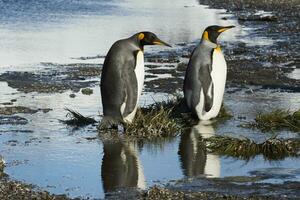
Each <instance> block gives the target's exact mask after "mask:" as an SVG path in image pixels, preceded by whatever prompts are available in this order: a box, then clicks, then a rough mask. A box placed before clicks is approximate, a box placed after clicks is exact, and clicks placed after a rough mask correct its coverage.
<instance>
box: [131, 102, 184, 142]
mask: <svg viewBox="0 0 300 200" xmlns="http://www.w3.org/2000/svg"><path fill="white" fill-rule="evenodd" d="M171 112H172V109H166V108H164V107H163V106H161V107H160V108H158V107H156V105H155V107H153V108H147V109H146V111H145V110H142V109H138V110H137V113H136V116H135V119H134V121H133V122H132V123H131V124H127V125H126V128H125V134H126V135H128V136H134V137H138V138H148V139H150V138H153V137H172V136H176V135H178V134H179V132H180V125H179V123H178V122H177V121H176V120H175V119H173V118H171Z"/></svg>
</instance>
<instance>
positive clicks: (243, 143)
mask: <svg viewBox="0 0 300 200" xmlns="http://www.w3.org/2000/svg"><path fill="white" fill-rule="evenodd" d="M203 140H204V141H205V142H206V144H207V148H208V149H209V150H210V151H211V152H213V153H217V154H220V155H227V156H232V157H236V158H239V159H244V160H250V159H251V158H254V157H255V156H256V155H260V154H261V155H263V157H264V158H265V159H266V160H281V159H284V158H285V157H287V156H292V157H298V156H299V151H300V139H279V138H269V139H267V140H266V141H264V142H262V143H256V142H254V141H253V140H250V139H248V138H245V139H238V138H233V137H228V136H213V137H210V138H206V139H203Z"/></svg>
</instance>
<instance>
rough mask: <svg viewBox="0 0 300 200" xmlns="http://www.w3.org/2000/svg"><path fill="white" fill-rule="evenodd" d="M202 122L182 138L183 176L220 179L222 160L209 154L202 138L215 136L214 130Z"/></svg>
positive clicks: (180, 153) (181, 161)
mask: <svg viewBox="0 0 300 200" xmlns="http://www.w3.org/2000/svg"><path fill="white" fill-rule="evenodd" d="M206 122H209V123H211V122H210V121H200V122H199V123H198V124H197V125H195V126H193V127H192V128H191V129H190V130H189V131H187V132H185V133H183V134H182V135H181V136H180V143H179V150H178V154H179V160H180V163H181V168H182V171H183V174H184V175H185V176H186V177H195V176H200V175H205V176H207V177H208V178H217V177H220V169H221V166H220V159H219V156H218V155H214V154H211V153H207V151H206V146H205V144H204V143H203V142H202V141H201V138H208V137H211V136H213V135H215V132H214V128H213V127H212V126H211V125H210V124H208V123H206Z"/></svg>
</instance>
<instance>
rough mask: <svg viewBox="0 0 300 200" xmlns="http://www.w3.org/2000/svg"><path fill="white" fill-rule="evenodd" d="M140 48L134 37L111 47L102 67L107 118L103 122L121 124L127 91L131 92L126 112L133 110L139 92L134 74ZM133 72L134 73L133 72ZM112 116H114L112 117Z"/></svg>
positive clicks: (102, 95)
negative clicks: (136, 56) (122, 108)
mask: <svg viewBox="0 0 300 200" xmlns="http://www.w3.org/2000/svg"><path fill="white" fill-rule="evenodd" d="M138 50H140V47H139V46H138V44H137V42H136V41H135V39H134V38H133V37H130V38H128V39H123V40H119V41H117V42H115V43H114V44H113V45H112V47H111V48H110V50H109V52H108V54H107V56H106V58H105V61H104V64H103V69H102V77H101V97H102V104H103V113H104V116H105V117H106V119H104V121H103V123H106V122H105V120H107V122H108V124H109V125H110V124H119V123H120V122H122V121H123V119H122V113H121V111H120V107H121V105H122V104H123V103H124V101H125V98H126V96H128V94H127V92H129V93H130V97H131V98H128V99H127V100H128V101H129V102H128V104H127V106H126V110H125V112H130V110H133V107H134V103H133V102H135V101H136V98H137V94H136V93H135V92H134V91H136V90H137V81H136V78H135V75H134V73H133V72H134V67H135V63H136V60H135V53H136V52H137V51H138ZM132 73H133V74H132ZM110 116H113V118H111V117H110Z"/></svg>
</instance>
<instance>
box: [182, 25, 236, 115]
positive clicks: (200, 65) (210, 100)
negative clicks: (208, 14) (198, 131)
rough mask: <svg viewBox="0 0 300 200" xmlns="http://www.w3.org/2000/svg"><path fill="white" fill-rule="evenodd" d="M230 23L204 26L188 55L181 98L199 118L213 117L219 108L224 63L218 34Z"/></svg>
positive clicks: (224, 69)
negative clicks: (200, 36) (182, 96)
mask: <svg viewBox="0 0 300 200" xmlns="http://www.w3.org/2000/svg"><path fill="white" fill-rule="evenodd" d="M233 27H234V26H209V27H207V28H206V29H205V31H204V33H203V35H202V40H201V42H200V44H199V45H198V46H197V47H196V48H195V49H194V51H193V53H192V56H191V58H190V61H189V64H188V67H187V70H186V74H185V79H184V86H183V91H184V98H185V101H186V104H187V107H188V108H189V109H190V110H191V111H192V113H193V114H194V115H196V116H198V118H199V119H200V120H209V119H211V118H214V117H216V116H217V115H218V113H219V111H220V109H221V105H222V100H223V95H224V90H225V82H226V74H227V65H226V61H225V59H224V56H223V53H222V51H221V48H220V46H219V45H218V43H217V38H218V36H219V35H220V34H221V33H222V32H224V31H226V30H228V29H231V28H233Z"/></svg>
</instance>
